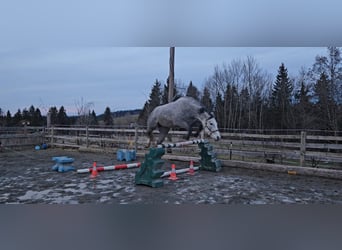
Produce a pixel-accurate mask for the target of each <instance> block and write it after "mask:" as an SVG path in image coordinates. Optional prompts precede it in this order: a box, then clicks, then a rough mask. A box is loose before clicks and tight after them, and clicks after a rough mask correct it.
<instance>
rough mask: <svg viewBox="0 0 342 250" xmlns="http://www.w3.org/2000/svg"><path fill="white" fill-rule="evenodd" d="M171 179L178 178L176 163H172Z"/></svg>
mask: <svg viewBox="0 0 342 250" xmlns="http://www.w3.org/2000/svg"><path fill="white" fill-rule="evenodd" d="M169 180H173V181H175V180H178V178H177V175H176V165H175V164H172V165H171V173H170V177H169Z"/></svg>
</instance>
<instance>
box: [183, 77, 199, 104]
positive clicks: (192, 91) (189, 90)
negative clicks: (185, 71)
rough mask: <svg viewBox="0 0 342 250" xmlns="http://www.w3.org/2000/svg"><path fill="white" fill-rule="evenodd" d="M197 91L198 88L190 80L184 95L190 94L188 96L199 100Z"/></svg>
mask: <svg viewBox="0 0 342 250" xmlns="http://www.w3.org/2000/svg"><path fill="white" fill-rule="evenodd" d="M199 94H200V93H199V91H198V89H197V88H196V86H194V85H193V84H192V81H190V83H189V86H188V88H187V90H186V96H190V97H193V98H195V99H196V100H198V101H199V99H200V98H199Z"/></svg>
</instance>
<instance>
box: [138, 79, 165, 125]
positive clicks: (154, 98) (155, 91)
mask: <svg viewBox="0 0 342 250" xmlns="http://www.w3.org/2000/svg"><path fill="white" fill-rule="evenodd" d="M160 87H161V84H160V82H159V81H158V80H156V81H155V83H154V85H153V87H152V90H151V93H150V98H149V100H148V101H147V102H145V104H144V107H143V109H142V111H141V112H140V114H139V117H138V123H139V124H141V125H146V122H147V119H148V116H149V114H150V113H151V112H152V111H153V109H154V108H155V107H157V106H159V105H161V101H162V94H161V90H160Z"/></svg>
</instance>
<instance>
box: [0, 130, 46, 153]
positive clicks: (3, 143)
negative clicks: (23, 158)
mask: <svg viewBox="0 0 342 250" xmlns="http://www.w3.org/2000/svg"><path fill="white" fill-rule="evenodd" d="M44 138H45V129H44V128H43V127H29V126H27V127H26V126H24V127H0V147H1V149H22V148H27V147H33V146H34V145H40V144H42V143H43V142H44Z"/></svg>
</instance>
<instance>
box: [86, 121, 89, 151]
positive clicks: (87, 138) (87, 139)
mask: <svg viewBox="0 0 342 250" xmlns="http://www.w3.org/2000/svg"><path fill="white" fill-rule="evenodd" d="M86 147H87V148H88V147H89V131H88V126H86Z"/></svg>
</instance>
